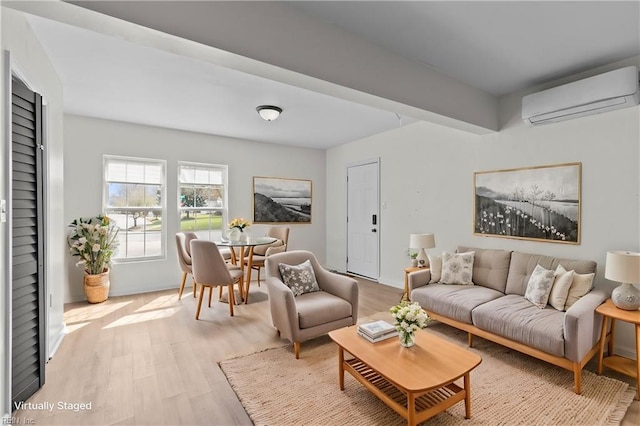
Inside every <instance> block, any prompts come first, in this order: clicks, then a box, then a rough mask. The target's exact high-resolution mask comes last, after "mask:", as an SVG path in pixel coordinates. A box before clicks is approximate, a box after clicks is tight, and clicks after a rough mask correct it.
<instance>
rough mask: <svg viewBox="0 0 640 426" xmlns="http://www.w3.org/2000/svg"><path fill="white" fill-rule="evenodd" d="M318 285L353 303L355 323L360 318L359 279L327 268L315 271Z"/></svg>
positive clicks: (352, 310) (352, 311)
mask: <svg viewBox="0 0 640 426" xmlns="http://www.w3.org/2000/svg"><path fill="white" fill-rule="evenodd" d="M314 272H315V274H316V279H317V280H318V285H319V286H320V288H321V289H322V290H323V291H326V292H328V293H331V294H333V295H334V296H337V297H339V298H341V299H344V300H346V301H347V302H349V303H350V304H351V313H352V316H353V323H354V324H355V323H356V321H357V320H358V281H356V280H355V279H353V278H351V277H347V276H345V275H340V274H336V273H333V272H329V271H327V270H326V269H320V270H316V271H314Z"/></svg>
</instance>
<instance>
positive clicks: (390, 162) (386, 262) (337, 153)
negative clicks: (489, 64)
mask: <svg viewBox="0 0 640 426" xmlns="http://www.w3.org/2000/svg"><path fill="white" fill-rule="evenodd" d="M631 62H632V63H638V58H633V60H632V61H631ZM605 70H606V69H604V68H603V69H600V70H597V72H602V71H605ZM582 77H583V76H580V78H582ZM531 91H533V90H531ZM531 91H529V92H531ZM529 92H527V93H529ZM524 94H525V92H523V93H517V94H514V95H511V96H508V97H505V98H504V99H501V101H500V111H501V123H503V127H502V130H501V131H500V132H497V133H494V134H491V135H484V136H475V135H469V134H465V133H461V132H459V131H455V130H451V129H446V128H444V127H441V126H438V125H434V124H428V123H415V124H413V125H410V126H407V127H406V128H401V129H397V130H394V131H389V132H387V133H384V134H379V135H376V136H372V137H369V138H366V139H363V140H360V141H357V142H353V143H351V144H347V145H343V146H340V147H336V148H333V149H331V150H329V151H328V152H327V187H328V188H331V195H332V196H331V197H328V199H327V229H328V230H330V231H331V232H328V233H327V248H328V249H330V250H328V252H327V263H328V264H329V265H330V266H332V267H334V268H336V269H338V270H344V269H345V258H346V255H345V247H346V236H345V223H344V222H345V220H344V218H345V212H346V182H345V178H344V176H345V167H346V165H347V164H348V163H350V162H354V161H358V160H363V159H367V158H371V157H375V156H379V157H380V159H381V204H382V206H381V217H380V233H381V235H380V238H381V256H380V262H381V263H380V282H382V283H385V284H389V285H393V286H396V287H402V286H403V280H404V272H403V268H404V267H406V266H407V264H408V258H407V257H406V250H407V246H408V239H409V234H410V233H412V232H434V233H435V235H436V245H437V248H435V249H432V251H434V252H438V251H442V250H453V249H455V247H456V246H457V245H459V244H461V245H470V246H476V247H484V248H504V249H509V250H519V251H525V252H531V253H543V254H549V255H553V256H562V257H566V258H576V259H593V260H595V261H597V262H598V274H597V277H596V283H595V285H596V286H597V287H601V288H606V289H608V290H610V289H612V288H613V287H615V286H616V285H617V284H615V283H611V282H609V281H607V280H605V279H604V266H605V257H606V252H607V250H632V251H640V208H639V204H640V200H639V192H640V171H639V169H640V167H639V166H640V148H639V144H640V135H639V122H640V118H639V114H640V107H633V108H628V109H623V110H619V111H613V112H609V113H605V114H601V115H595V116H590V117H584V118H580V119H575V120H571V121H566V122H562V123H556V124H551V125H548V126H541V127H536V128H530V127H526V126H525V125H524V123H523V122H522V120H521V119H520V118H519V117H520V102H521V98H522V96H523V95H524ZM576 161H579V162H582V222H581V224H582V242H581V244H580V245H566V244H557V243H545V242H528V241H520V240H513V239H502V238H491V237H476V236H474V235H473V173H474V172H475V171H486V170H496V169H504V168H514V167H526V166H537V165H545V164H557V163H566V162H576ZM618 330H619V333H618V335H617V338H616V347H617V348H618V350H620V351H621V352H622V353H626V354H631V355H633V354H634V352H635V351H634V349H633V347H634V339H633V332H632V328H631V327H630V326H629V325H628V324H620V325H619V328H618Z"/></svg>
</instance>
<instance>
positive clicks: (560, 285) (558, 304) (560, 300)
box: [549, 265, 575, 311]
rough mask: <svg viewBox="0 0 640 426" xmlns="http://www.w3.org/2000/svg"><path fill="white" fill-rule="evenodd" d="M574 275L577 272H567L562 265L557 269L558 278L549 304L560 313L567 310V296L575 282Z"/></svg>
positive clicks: (554, 281)
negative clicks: (565, 306)
mask: <svg viewBox="0 0 640 426" xmlns="http://www.w3.org/2000/svg"><path fill="white" fill-rule="evenodd" d="M573 274H575V271H567V270H566V269H564V268H563V267H562V265H558V267H557V268H556V271H555V275H556V277H555V279H554V280H553V287H552V288H551V294H550V295H549V304H550V305H551V306H553V307H554V308H556V309H557V310H559V311H564V310H565V308H564V305H565V303H567V296H568V295H569V289H570V288H571V283H572V282H573Z"/></svg>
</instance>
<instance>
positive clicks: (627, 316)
mask: <svg viewBox="0 0 640 426" xmlns="http://www.w3.org/2000/svg"><path fill="white" fill-rule="evenodd" d="M596 312H597V313H599V314H601V315H602V317H603V318H602V330H601V332H600V351H599V352H598V374H602V366H603V365H604V366H605V367H608V368H610V369H611V370H614V371H617V372H619V373H622V374H625V375H627V376H629V377H633V378H634V379H636V387H637V388H638V391H637V393H636V399H640V386H638V385H640V311H625V310H624V309H620V308H618V307H616V305H614V304H613V302H612V301H611V299H608V300H607V301H606V302H604V303H603V304H602V305H600V306H598V307H597V308H596ZM616 320H620V321H624V322H628V323H631V324H634V325H635V331H636V333H635V334H636V358H637V359H636V360H632V359H629V358H626V357H623V356H620V355H614V354H613V338H614V336H615V325H616ZM609 324H611V332H610V333H609V334H610V335H609V343H608V345H607V357H606V358H604V345H605V342H606V341H607V329H608V328H609Z"/></svg>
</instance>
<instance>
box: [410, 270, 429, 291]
mask: <svg viewBox="0 0 640 426" xmlns="http://www.w3.org/2000/svg"><path fill="white" fill-rule="evenodd" d="M430 280H431V270H429V269H424V270H422V271H415V272H412V273H410V274H409V294H411V292H412V291H413V290H415V289H416V288H418V287H422V286H425V285H427V284H429V281H430Z"/></svg>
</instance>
